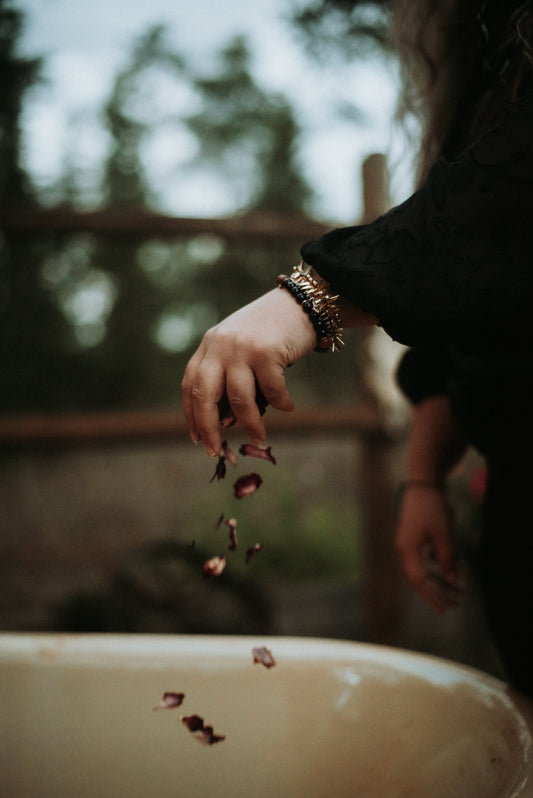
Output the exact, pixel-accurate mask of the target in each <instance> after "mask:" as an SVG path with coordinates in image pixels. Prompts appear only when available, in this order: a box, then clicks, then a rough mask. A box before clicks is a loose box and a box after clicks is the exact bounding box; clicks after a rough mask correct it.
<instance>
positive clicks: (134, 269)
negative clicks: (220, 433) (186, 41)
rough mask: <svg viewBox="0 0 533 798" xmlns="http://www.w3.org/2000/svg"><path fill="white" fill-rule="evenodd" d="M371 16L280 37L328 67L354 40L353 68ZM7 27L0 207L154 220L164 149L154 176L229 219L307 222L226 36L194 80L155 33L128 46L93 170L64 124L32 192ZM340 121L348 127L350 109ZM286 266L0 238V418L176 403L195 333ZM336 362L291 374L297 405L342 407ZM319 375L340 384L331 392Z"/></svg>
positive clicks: (342, 15)
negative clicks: (196, 187)
mask: <svg viewBox="0 0 533 798" xmlns="http://www.w3.org/2000/svg"><path fill="white" fill-rule="evenodd" d="M385 18H386V4H384V3H379V2H377V3H376V2H373V3H361V4H358V3H342V2H316V3H314V4H313V3H311V4H310V5H308V6H304V7H303V8H302V7H299V8H296V9H294V10H293V12H292V14H291V19H290V21H289V22H288V24H289V25H291V26H292V28H293V30H294V32H295V35H296V37H297V38H298V37H299V38H300V41H301V43H302V46H303V47H305V48H306V49H308V50H309V51H310V52H311V53H313V54H314V55H317V54H322V56H324V49H327V51H328V53H329V57H334V56H335V54H339V53H342V52H344V51H345V50H346V48H347V47H348V42H351V43H352V54H353V43H354V42H357V43H358V44H359V49H358V55H359V56H362V57H367V55H368V53H369V52H371V51H374V52H375V48H376V47H378V48H380V49H383V42H384V21H385ZM340 20H344V27H343V26H342V24H341V22H340ZM347 20H348V21H349V24H346V21H347ZM23 24H24V17H23V13H22V12H21V11H20V10H18V9H17V4H16V2H10V1H9V0H0V52H1V56H0V107H1V111H0V113H1V116H0V128H1V130H0V133H1V135H0V204H1V205H4V206H6V205H8V206H11V207H13V206H17V205H24V206H28V205H30V206H34V207H36V208H38V207H50V206H54V207H64V208H73V209H77V210H92V209H96V208H106V207H112V208H114V209H117V208H121V209H124V210H126V211H127V209H128V208H136V209H139V208H142V209H146V210H150V211H155V212H157V211H160V210H161V206H160V199H159V197H158V187H157V184H156V181H154V179H153V178H152V176H151V175H150V174H148V172H147V168H146V154H147V153H148V152H149V151H153V150H154V148H155V149H157V147H158V144H159V143H160V142H161V140H162V137H164V138H165V140H166V141H167V142H168V141H169V140H170V141H172V142H173V146H174V147H175V149H176V151H180V152H181V153H187V154H188V157H187V158H186V159H185V161H184V162H183V164H182V166H181V167H176V168H175V171H174V172H173V171H172V170H173V169H174V167H172V166H170V167H169V170H170V174H169V175H167V178H168V179H171V180H173V181H175V183H176V185H177V186H178V187H179V184H180V179H181V177H182V176H183V174H184V173H194V174H195V175H196V176H197V179H198V181H200V183H201V179H202V174H206V173H209V175H210V179H212V178H213V176H215V177H216V179H218V180H220V181H222V182H223V183H224V185H225V186H226V189H231V191H232V192H233V199H234V208H235V213H237V214H242V213H246V212H256V213H272V212H275V213H286V214H290V215H300V216H306V215H309V211H310V208H311V206H312V198H313V191H312V188H311V187H310V185H309V183H308V180H307V179H306V176H305V174H304V173H303V169H302V165H301V163H300V159H299V154H298V147H299V135H300V129H299V125H298V120H297V119H296V118H295V112H294V110H293V109H292V108H291V105H290V102H289V101H288V99H287V98H286V97H285V96H283V95H282V94H280V93H277V92H271V91H269V90H266V89H265V88H264V87H262V86H261V85H260V83H259V82H258V81H257V80H256V78H255V77H254V75H253V69H252V63H251V53H250V48H249V45H248V43H247V41H246V40H245V39H244V38H243V37H241V36H236V37H234V38H233V39H232V40H231V41H229V42H227V44H226V45H225V46H224V47H223V48H222V49H221V50H220V52H218V53H217V54H216V57H215V58H214V59H211V61H210V63H211V66H210V67H209V68H208V69H206V71H202V70H200V69H198V68H195V67H193V66H192V64H191V63H188V61H187V59H186V58H185V57H184V56H183V55H182V54H181V53H179V52H177V51H176V47H175V46H174V45H173V44H172V45H171V44H170V42H169V40H168V37H167V36H166V31H165V28H164V27H162V26H154V27H152V28H151V29H150V30H148V31H147V32H145V33H144V34H143V35H142V36H141V37H140V38H139V39H138V40H136V41H135V42H133V43H132V47H131V52H130V55H129V58H128V59H127V61H126V63H124V64H123V67H122V69H120V70H119V71H118V73H117V74H116V76H115V79H114V82H113V85H112V86H111V87H110V89H109V94H108V99H107V102H106V103H105V104H104V107H102V108H101V110H100V114H99V119H98V120H97V123H98V125H99V126H100V128H102V129H104V130H105V131H106V141H107V147H106V152H105V154H104V157H103V158H102V159H101V163H100V168H99V169H97V170H95V169H94V168H91V169H86V168H85V167H84V164H83V162H80V160H79V159H76V158H75V157H74V156H75V153H74V150H75V144H76V136H77V135H81V132H80V131H78V130H77V128H76V120H74V121H73V125H72V132H71V139H72V151H68V150H67V151H66V152H65V155H64V167H63V174H62V176H61V178H60V179H59V180H57V181H56V182H55V183H54V184H53V185H46V186H42V185H40V186H35V185H32V183H31V179H30V177H29V175H28V174H25V173H24V171H23V168H22V166H21V164H22V162H23V161H22V158H21V154H22V153H21V147H22V144H21V118H22V111H23V107H24V99H25V96H26V95H27V92H28V91H31V88H32V86H34V85H35V84H36V82H37V81H39V76H40V69H41V67H42V62H41V61H40V60H39V59H37V58H36V59H27V58H24V57H21V56H20V55H19V52H18V48H17V42H18V40H19V38H20V36H21V32H22V30H23ZM341 28H342V29H343V31H344V33H343V35H342V36H341V35H340V33H339V31H340V29H341ZM365 42H366V43H368V45H369V47H368V48H366V49H365V47H364V43H365ZM319 43H322V44H323V45H324V47H320V46H319ZM339 112H342V113H344V114H345V115H346V114H347V113H348V111H347V109H346V108H344V109H341V111H339ZM350 113H351V114H352V117H353V119H354V124H364V120H363V119H362V118H361V116H360V115H358V113H357V108H355V109H354V108H352V109H351V111H350ZM180 170H181V171H180ZM206 185H207V184H206ZM354 221H355V220H354ZM297 259H298V253H297V251H295V250H294V248H293V245H288V244H284V242H282V241H280V242H278V243H276V244H269V245H262V244H261V245H260V246H257V245H254V244H253V242H252V243H250V242H248V243H235V242H232V243H231V244H229V243H227V242H225V241H224V240H222V239H221V238H218V237H216V236H214V235H212V234H205V235H200V236H197V237H195V238H192V239H190V240H169V239H157V238H152V239H148V240H146V241H144V242H142V243H137V242H132V241H128V240H120V239H103V238H98V237H95V236H92V235H88V234H83V235H81V234H80V235H66V234H63V235H59V234H53V233H50V234H48V235H46V234H39V235H35V236H32V237H28V236H27V235H25V234H22V233H15V232H12V231H8V232H4V234H3V235H2V238H1V240H0V341H1V343H0V372H1V374H2V378H1V380H2V390H1V391H0V412H4V413H11V412H23V411H64V410H97V409H105V408H112V407H116V408H125V409H126V408H134V407H140V406H142V407H152V408H156V407H167V406H172V405H174V404H176V403H177V402H178V401H179V379H180V376H181V374H182V373H183V369H184V366H185V364H186V362H187V360H188V358H189V356H190V354H191V352H192V351H193V350H194V348H195V347H196V345H197V344H198V342H199V339H200V337H201V334H202V333H203V332H204V331H205V329H207V328H208V327H209V326H211V325H212V324H214V323H216V322H217V320H219V319H221V318H222V317H224V316H225V315H227V314H228V313H229V312H231V311H232V310H234V309H236V308H237V307H239V306H240V305H242V304H243V303H245V302H247V301H249V300H251V299H252V298H254V297H255V296H257V295H258V294H259V293H261V292H263V291H265V290H268V289H269V288H271V287H272V285H273V284H274V279H275V276H276V275H277V274H278V273H279V272H280V271H287V269H288V268H290V266H291V265H292V264H293V263H294V262H296V261H297ZM341 357H342V358H343V360H341V359H340V358H337V359H336V361H335V362H334V363H333V362H331V361H330V362H324V361H325V360H326V359H324V361H323V362H321V366H320V369H319V370H318V369H317V370H315V373H313V374H312V379H311V380H310V379H309V366H308V364H303V365H301V366H299V367H298V368H295V369H294V370H293V372H292V373H291V382H292V384H293V386H295V390H296V394H297V396H299V398H300V400H301V401H310V402H313V401H320V400H321V399H323V398H327V399H328V401H339V402H342V401H344V400H346V399H352V398H353V395H354V392H355V390H356V384H357V381H356V379H355V373H354V367H353V363H352V354H351V348H350V347H347V349H346V352H345V353H344V354H343V355H342V356H341ZM333 371H334V372H335V373H336V374H341V373H342V374H343V375H344V377H345V378H343V380H342V381H341V380H336V381H335V382H333V381H332V375H333Z"/></svg>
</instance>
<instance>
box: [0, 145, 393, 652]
mask: <svg viewBox="0 0 533 798" xmlns="http://www.w3.org/2000/svg"><path fill="white" fill-rule="evenodd" d="M362 174H363V200H364V211H363V214H362V220H361V221H362V222H368V221H370V220H371V219H372V218H374V217H375V216H377V215H379V214H380V213H382V212H384V211H385V210H386V206H387V204H388V181H387V173H386V164H385V159H384V158H383V156H381V155H373V156H370V157H369V158H368V159H367V160H366V161H365V163H364V165H363V172H362ZM0 227H2V228H3V229H4V230H10V231H12V232H17V231H18V232H20V233H22V234H24V235H36V234H39V233H43V232H44V233H49V234H64V233H73V232H90V233H94V234H95V235H98V236H114V237H132V238H146V237H148V236H163V237H190V236H194V235H200V234H203V233H211V234H215V235H218V236H220V237H221V238H224V239H226V240H231V239H238V240H244V239H253V240H254V241H255V242H257V243H261V242H265V241H268V240H271V241H276V240H283V241H287V242H291V241H294V242H299V243H300V242H302V241H304V240H308V239H310V238H314V237H316V236H319V235H321V234H322V233H324V232H325V231H326V230H327V229H329V228H327V227H326V226H324V225H322V224H320V223H317V222H315V221H313V220H310V219H308V218H305V217H302V216H299V217H291V218H288V217H286V216H277V215H265V214H261V215H256V214H253V215H242V216H235V217H232V218H229V219H184V218H174V217H168V216H162V215H158V214H153V213H149V212H145V211H134V210H127V211H126V210H105V211H97V212H91V213H77V212H75V211H72V210H67V209H64V208H58V209H52V210H37V209H28V208H7V209H6V208H4V209H0ZM361 393H362V395H364V396H365V400H364V403H362V404H358V405H355V406H351V407H334V408H327V407H320V408H301V409H299V410H298V411H296V412H295V413H294V414H290V415H289V416H287V415H285V414H279V413H272V414H270V415H269V419H268V426H269V433H270V434H277V435H279V434H283V435H290V436H291V437H296V436H301V435H306V436H310V435H318V434H324V433H327V434H328V435H332V436H335V435H343V436H348V437H349V438H350V439H352V440H353V441H354V442H356V443H357V444H358V447H359V450H360V452H361V454H360V458H359V466H358V473H357V475H356V478H357V481H358V486H359V490H360V492H361V493H362V494H363V495H364V496H365V514H366V524H365V547H366V555H367V563H368V571H367V575H366V585H365V596H366V603H365V613H364V614H365V619H366V620H365V627H366V635H365V636H366V637H367V638H368V639H370V640H374V641H376V642H382V643H392V644H393V643H395V642H396V638H397V631H398V619H399V615H400V613H401V596H402V595H403V589H402V582H401V578H400V575H399V569H398V565H397V562H396V558H395V557H394V556H393V553H392V544H391V541H392V537H393V525H394V512H395V497H396V483H397V480H396V476H395V460H396V461H397V455H398V446H401V441H402V432H403V431H402V430H400V431H398V430H397V429H396V430H394V431H392V430H391V428H390V426H389V424H388V419H387V415H386V412H384V409H383V405H382V403H381V401H380V397H379V396H377V395H376V394H375V391H373V390H372V389H371V388H370V386H368V385H367V386H363V390H362V391H361ZM186 438H187V430H186V426H185V421H184V419H183V417H182V415H181V414H180V413H178V412H160V413H154V412H140V411H134V412H107V413H98V414H94V415H91V414H83V415H23V416H9V417H4V418H0V447H1V448H2V449H3V450H4V451H6V450H11V451H14V450H18V451H20V450H35V449H43V448H46V447H51V446H53V447H72V446H80V445H83V446H100V445H111V444H112V445H120V446H124V445H135V446H138V445H141V444H143V443H147V442H154V441H159V442H161V443H165V442H166V443H168V444H174V443H176V442H183V441H184V440H186Z"/></svg>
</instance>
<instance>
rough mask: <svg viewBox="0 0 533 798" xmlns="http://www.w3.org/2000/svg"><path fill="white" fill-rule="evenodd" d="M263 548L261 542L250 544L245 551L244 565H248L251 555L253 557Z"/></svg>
mask: <svg viewBox="0 0 533 798" xmlns="http://www.w3.org/2000/svg"><path fill="white" fill-rule="evenodd" d="M263 548H264V546H263V544H262V543H254V545H253V546H250V548H249V549H247V551H246V561H245V565H248V563H249V562H250V560H251V559H252V557H254V556H255V555H256V554H259V552H260V551H263Z"/></svg>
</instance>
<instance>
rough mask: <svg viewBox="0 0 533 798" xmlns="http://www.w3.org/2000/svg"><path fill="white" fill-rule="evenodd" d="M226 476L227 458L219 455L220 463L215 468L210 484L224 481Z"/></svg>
mask: <svg viewBox="0 0 533 798" xmlns="http://www.w3.org/2000/svg"><path fill="white" fill-rule="evenodd" d="M225 476H226V458H225V457H224V455H223V454H221V455H219V458H218V462H217V465H216V468H215V473H214V474H213V476H212V477H211V479H210V480H209V482H214V480H215V479H217V480H219V479H224V477H225Z"/></svg>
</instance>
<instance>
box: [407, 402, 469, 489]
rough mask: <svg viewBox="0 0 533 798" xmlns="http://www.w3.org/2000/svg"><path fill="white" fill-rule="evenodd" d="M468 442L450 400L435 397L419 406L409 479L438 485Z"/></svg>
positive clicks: (409, 456)
mask: <svg viewBox="0 0 533 798" xmlns="http://www.w3.org/2000/svg"><path fill="white" fill-rule="evenodd" d="M467 445H468V443H467V440H466V438H465V435H464V433H463V430H462V429H461V427H460V425H459V424H458V423H457V422H456V421H455V419H454V418H453V416H452V413H451V410H450V405H449V402H448V399H447V398H446V397H445V396H433V397H429V398H428V399H425V400H424V401H422V402H420V404H418V405H416V407H415V409H414V411H413V421H412V426H411V432H410V435H409V443H408V448H407V468H406V479H407V480H408V481H411V480H413V481H416V480H421V481H427V482H428V483H434V484H435V485H439V484H440V483H441V482H442V481H443V479H444V477H445V476H446V474H447V472H448V471H449V470H450V469H451V468H453V466H454V465H455V464H456V463H457V462H458V461H459V460H460V459H461V457H462V456H463V454H464V453H465V451H466V448H467Z"/></svg>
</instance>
